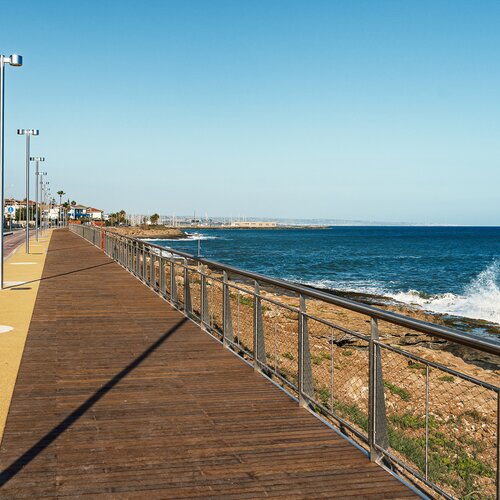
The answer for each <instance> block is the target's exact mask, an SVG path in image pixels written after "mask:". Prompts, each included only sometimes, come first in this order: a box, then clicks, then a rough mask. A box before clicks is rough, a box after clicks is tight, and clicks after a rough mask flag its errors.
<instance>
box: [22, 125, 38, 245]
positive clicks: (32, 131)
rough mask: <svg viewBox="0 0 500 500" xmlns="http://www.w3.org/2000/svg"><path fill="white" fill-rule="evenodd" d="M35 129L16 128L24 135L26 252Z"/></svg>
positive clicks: (28, 243)
mask: <svg viewBox="0 0 500 500" xmlns="http://www.w3.org/2000/svg"><path fill="white" fill-rule="evenodd" d="M38 134H39V131H38V130H36V129H28V130H25V129H23V128H18V129H17V135H25V136H26V253H30V224H29V220H28V219H29V217H28V214H29V204H30V139H31V136H32V135H38Z"/></svg>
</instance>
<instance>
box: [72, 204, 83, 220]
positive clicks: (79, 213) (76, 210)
mask: <svg viewBox="0 0 500 500" xmlns="http://www.w3.org/2000/svg"><path fill="white" fill-rule="evenodd" d="M86 211H87V207H85V206H83V205H71V208H70V209H69V210H68V217H69V218H70V219H77V220H78V219H81V218H82V217H85V215H86Z"/></svg>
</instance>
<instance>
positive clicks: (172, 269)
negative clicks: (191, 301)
mask: <svg viewBox="0 0 500 500" xmlns="http://www.w3.org/2000/svg"><path fill="white" fill-rule="evenodd" d="M170 301H171V302H172V304H173V305H174V306H176V307H177V305H178V302H179V300H178V297H177V283H176V281H175V258H174V256H173V255H172V257H171V260H170Z"/></svg>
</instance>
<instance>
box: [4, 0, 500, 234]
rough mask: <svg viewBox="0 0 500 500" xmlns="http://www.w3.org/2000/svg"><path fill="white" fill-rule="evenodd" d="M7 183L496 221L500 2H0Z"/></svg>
mask: <svg viewBox="0 0 500 500" xmlns="http://www.w3.org/2000/svg"><path fill="white" fill-rule="evenodd" d="M0 4H1V10H0V19H1V30H0V50H1V51H2V53H3V54H6V55H9V54H11V53H19V54H22V55H23V56H24V63H25V64H24V66H23V67H22V68H11V67H8V68H7V69H6V73H7V75H6V82H7V86H6V99H7V106H6V169H7V170H6V195H7V196H10V195H14V196H18V197H21V196H24V195H23V192H24V191H23V190H24V170H23V169H24V139H23V138H21V137H18V136H17V135H16V128H39V129H40V136H39V137H37V138H34V139H33V147H32V153H33V154H34V155H45V156H46V157H47V162H46V165H45V167H44V168H45V169H46V170H47V171H48V172H49V178H50V182H51V186H52V191H53V192H56V191H58V190H59V189H63V190H64V191H66V192H67V193H68V195H69V197H70V198H71V199H72V200H76V201H77V202H80V203H83V204H86V205H93V206H97V207H99V208H103V209H105V210H106V211H115V210H119V209H122V208H123V209H125V210H127V211H130V212H136V213H148V212H149V213H153V212H159V213H162V214H171V213H172V212H175V213H176V214H187V213H192V212H193V211H194V210H196V211H197V213H199V214H204V213H205V212H208V214H209V215H220V216H231V215H238V214H241V215H242V216H243V215H245V216H248V217H251V216H270V217H293V218H319V217H322V218H342V219H363V220H379V221H406V222H421V223H432V222H434V223H451V224H454V223H456V224H500V203H499V195H500V29H499V26H500V2H499V1H498V0H494V1H488V0H481V1H480V2H473V1H460V0H452V1H440V0H428V1H409V0H407V1H406V0H394V1H374V0H367V1H361V0H343V1H334V0H327V1H321V0H303V1H294V0H282V1H279V0H227V1H219V0H198V1H196V0H178V1H168V0H167V1H166V0H161V1H151V0H149V1H148V0H146V1H128V0H120V1H114V0H109V1H106V0H100V1H85V2H83V1H78V2H77V1H67V0H65V1H51V0H43V1H39V0H37V1H31V0H28V1H26V0H25V1H23V2H22V3H19V2H13V1H5V0H4V1H2V2H0Z"/></svg>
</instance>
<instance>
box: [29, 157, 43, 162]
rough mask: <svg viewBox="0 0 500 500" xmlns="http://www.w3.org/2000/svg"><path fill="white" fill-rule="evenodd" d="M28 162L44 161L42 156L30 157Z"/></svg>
mask: <svg viewBox="0 0 500 500" xmlns="http://www.w3.org/2000/svg"><path fill="white" fill-rule="evenodd" d="M30 161H45V157H44V156H30Z"/></svg>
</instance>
